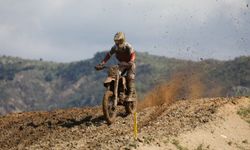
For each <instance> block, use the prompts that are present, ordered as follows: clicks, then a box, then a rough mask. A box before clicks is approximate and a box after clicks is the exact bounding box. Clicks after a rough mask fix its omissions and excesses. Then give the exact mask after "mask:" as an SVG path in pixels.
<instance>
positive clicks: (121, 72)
mask: <svg viewBox="0 0 250 150" xmlns="http://www.w3.org/2000/svg"><path fill="white" fill-rule="evenodd" d="M127 67H129V64H128V63H125V62H122V63H120V64H118V65H113V66H110V67H107V66H103V65H99V66H96V67H95V68H96V70H103V69H107V70H108V77H107V78H106V80H105V81H104V86H105V87H106V91H105V93H104V96H103V101H102V107H103V114H104V117H105V118H106V120H107V123H108V124H112V123H113V122H114V121H115V118H116V115H117V107H118V105H122V106H124V107H125V111H126V113H127V114H131V113H134V112H135V111H136V106H137V95H136V92H134V93H133V96H132V98H131V99H127V97H128V88H127V87H128V86H127V81H126V68H127Z"/></svg>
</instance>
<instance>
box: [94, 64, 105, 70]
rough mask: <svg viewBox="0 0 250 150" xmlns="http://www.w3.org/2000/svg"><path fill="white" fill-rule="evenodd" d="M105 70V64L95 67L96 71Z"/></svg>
mask: <svg viewBox="0 0 250 150" xmlns="http://www.w3.org/2000/svg"><path fill="white" fill-rule="evenodd" d="M103 68H104V63H100V64H98V65H96V66H95V70H102V69H103Z"/></svg>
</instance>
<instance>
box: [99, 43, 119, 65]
mask: <svg viewBox="0 0 250 150" xmlns="http://www.w3.org/2000/svg"><path fill="white" fill-rule="evenodd" d="M115 49H116V47H115V45H114V46H113V47H112V48H111V50H110V51H109V52H108V53H107V54H106V56H105V58H104V59H103V60H102V64H106V62H107V61H108V60H109V59H110V57H111V56H112V55H113V54H114V53H115Z"/></svg>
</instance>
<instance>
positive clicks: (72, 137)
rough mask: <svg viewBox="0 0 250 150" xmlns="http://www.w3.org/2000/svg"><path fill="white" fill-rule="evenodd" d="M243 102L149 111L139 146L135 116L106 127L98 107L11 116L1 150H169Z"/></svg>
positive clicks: (1, 130)
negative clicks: (174, 141) (181, 138)
mask: <svg viewBox="0 0 250 150" xmlns="http://www.w3.org/2000/svg"><path fill="white" fill-rule="evenodd" d="M242 99H248V98H212V99H197V100H181V101H176V102H174V103H173V104H171V105H170V104H168V105H167V104H163V105H161V106H155V107H150V108H145V109H143V110H142V111H140V112H138V127H139V141H134V139H133V119H132V116H131V115H130V116H125V115H124V114H123V113H120V114H119V115H118V117H117V120H116V122H115V124H113V125H111V126H108V125H107V124H106V122H105V120H104V118H103V116H102V111H101V108H100V107H96V108H83V109H79V108H78V109H67V110H57V111H53V112H28V113H18V114H11V115H8V116H4V117H1V118H0V148H1V149H6V150H7V149H133V148H139V149H140V148H142V149H146V148H147V147H148V146H149V145H151V146H153V147H156V148H157V149H160V148H163V149H165V148H166V146H168V145H169V144H171V143H172V142H171V141H172V139H173V137H178V136H179V135H181V133H187V132H191V131H193V130H195V129H197V128H200V127H203V126H206V125H207V124H209V123H211V122H214V121H216V120H218V119H223V116H221V115H220V113H219V112H220V111H219V110H220V109H222V108H224V107H226V106H227V105H233V106H238V105H240V104H241V101H242ZM248 102H249V99H248ZM248 104H249V103H248ZM121 112H124V110H123V109H122V110H121ZM246 140H248V142H250V139H246ZM171 145H172V146H173V144H171ZM175 146H176V144H175ZM241 146H242V147H243V148H244V146H245V147H248V146H249V143H246V144H245V145H244V144H243V145H241ZM168 147H169V146H168ZM175 148H176V147H175Z"/></svg>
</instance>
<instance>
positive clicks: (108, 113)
mask: <svg viewBox="0 0 250 150" xmlns="http://www.w3.org/2000/svg"><path fill="white" fill-rule="evenodd" d="M102 110H103V114H104V117H105V119H106V121H107V123H108V124H109V125H110V124H112V123H113V122H114V121H115V117H116V109H115V108H114V95H113V92H111V91H106V92H105V93H104V96H103V101H102Z"/></svg>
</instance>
